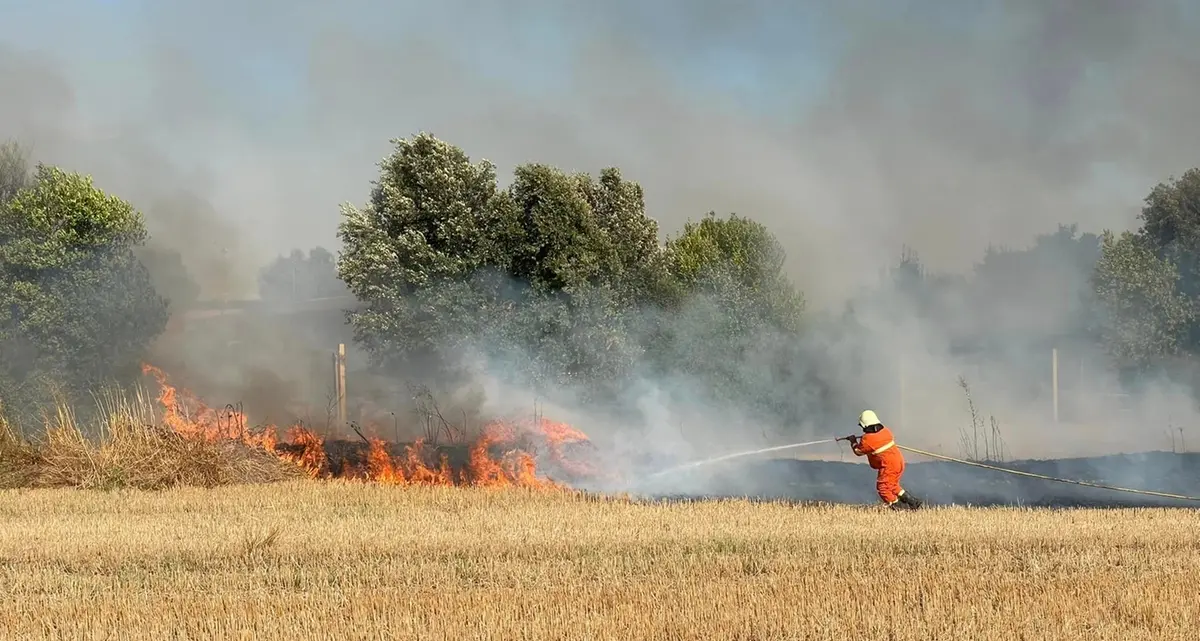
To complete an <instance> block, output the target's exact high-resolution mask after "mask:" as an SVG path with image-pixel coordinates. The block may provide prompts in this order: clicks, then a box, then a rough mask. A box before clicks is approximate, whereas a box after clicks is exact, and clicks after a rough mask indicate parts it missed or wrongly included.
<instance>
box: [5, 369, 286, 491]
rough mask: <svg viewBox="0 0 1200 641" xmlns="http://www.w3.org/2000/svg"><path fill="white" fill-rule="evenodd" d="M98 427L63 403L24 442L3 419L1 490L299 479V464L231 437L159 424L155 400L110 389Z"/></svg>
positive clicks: (102, 402)
mask: <svg viewBox="0 0 1200 641" xmlns="http://www.w3.org/2000/svg"><path fill="white" fill-rule="evenodd" d="M99 408H100V410H101V411H100V413H99V414H100V416H101V417H102V418H101V420H100V421H99V424H98V425H90V426H82V425H80V424H79V423H78V422H77V421H76V420H75V415H74V413H73V412H72V411H71V409H70V408H68V407H66V406H62V405H60V406H59V407H57V408H55V415H54V416H51V417H48V418H47V420H46V425H45V430H44V434H43V435H42V438H40V439H37V440H33V441H30V440H26V439H24V438H22V437H21V436H20V435H18V434H16V432H15V431H14V430H13V429H12V428H11V427H10V426H9V425H8V423H7V422H4V421H3V420H2V419H0V488H20V487H35V488H46V487H75V488H84V489H118V488H138V489H162V488H168V487H176V486H200V487H215V486H218V485H228V484H234V483H263V482H271V481H279V480H285V479H289V478H297V477H299V476H302V475H303V472H302V471H301V470H300V469H299V468H298V467H297V466H295V465H293V464H290V463H287V462H285V461H283V460H281V459H280V458H279V457H278V456H275V455H272V454H270V453H267V452H265V451H261V450H256V449H253V448H250V447H246V446H244V445H242V444H240V443H237V442H232V441H223V442H211V441H205V440H202V439H196V438H191V439H189V438H183V437H181V436H180V435H179V434H176V433H175V432H173V431H171V430H170V429H168V428H165V427H163V426H162V425H161V424H160V423H159V422H158V417H157V416H156V415H155V412H154V405H153V402H152V401H150V399H148V398H146V397H145V396H143V395H141V394H138V395H136V396H135V397H134V398H128V397H126V396H124V395H121V394H118V393H110V394H106V395H105V396H103V397H101V398H100V399H99Z"/></svg>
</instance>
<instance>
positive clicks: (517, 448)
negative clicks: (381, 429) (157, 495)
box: [142, 365, 589, 489]
mask: <svg viewBox="0 0 1200 641" xmlns="http://www.w3.org/2000/svg"><path fill="white" fill-rule="evenodd" d="M142 371H143V372H144V373H145V374H148V375H151V376H153V377H154V379H155V381H156V382H157V383H158V386H159V395H158V401H159V403H160V404H161V405H162V409H163V417H162V421H163V423H164V424H165V425H166V426H168V427H170V428H171V429H172V430H174V431H175V432H176V433H178V434H180V435H182V436H184V437H187V438H197V439H204V440H208V441H216V440H232V441H237V442H240V443H242V444H244V445H246V446H249V447H254V448H261V449H263V450H265V451H267V452H271V453H273V454H275V455H277V456H279V457H280V458H281V459H283V460H285V461H288V462H290V463H293V464H295V465H297V466H298V467H300V468H301V469H303V470H304V471H305V473H307V474H308V475H309V476H311V477H312V478H334V477H335V476H336V477H338V478H348V479H359V480H365V481H372V482H377V483H380V484H386V485H399V486H410V485H469V486H475V487H526V488H538V489H565V488H566V486H565V485H562V484H561V483H558V482H555V481H552V480H550V479H547V478H544V477H542V476H539V474H538V469H537V463H536V460H535V457H534V455H533V454H531V453H530V452H529V451H526V449H525V448H527V447H529V446H530V445H531V444H532V445H545V446H546V449H547V450H548V453H549V457H550V460H551V461H552V462H553V463H554V464H555V465H556V466H558V467H559V468H560V469H563V470H566V471H568V473H570V474H576V475H578V474H584V473H587V472H589V469H588V468H587V466H586V465H583V464H579V463H575V462H573V461H571V460H570V459H569V457H566V456H564V454H563V449H562V448H563V446H564V445H565V444H569V443H573V442H589V441H588V437H587V435H585V434H584V433H583V432H580V431H579V430H576V429H574V428H572V427H570V426H569V425H566V424H565V423H557V422H554V421H549V420H546V419H541V420H539V421H537V422H536V423H534V422H530V421H527V420H508V421H501V420H497V421H492V422H490V423H488V424H486V425H485V426H484V428H483V430H482V433H481V435H480V436H479V438H478V439H476V440H475V441H474V442H473V443H472V444H471V445H470V446H469V448H467V450H466V457H465V459H466V460H465V461H463V462H462V467H461V469H460V470H459V472H458V473H457V474H455V473H454V470H453V466H452V465H451V461H450V457H449V456H448V455H447V453H446V451H445V450H444V449H440V448H428V447H427V446H426V444H425V442H424V441H423V440H417V441H416V442H414V443H412V444H409V445H407V446H405V447H404V449H403V453H402V454H400V455H395V454H393V452H392V448H391V446H390V445H389V444H388V443H387V442H386V441H384V440H382V439H380V438H377V437H364V438H365V440H366V441H367V442H366V446H367V447H366V453H365V456H364V457H363V462H362V463H360V464H354V463H351V462H350V461H348V460H347V457H346V456H342V458H341V459H340V460H339V462H340V465H337V466H336V469H337V473H336V474H335V473H334V472H333V470H334V469H335V468H334V467H333V466H331V461H330V455H329V451H328V449H327V445H329V444H327V443H326V442H325V439H323V438H322V437H321V436H320V435H319V434H317V433H316V432H314V431H312V430H311V429H308V428H306V427H304V426H302V425H293V426H291V427H289V428H288V429H287V430H286V432H285V435H284V437H283V438H282V439H281V438H280V437H279V432H280V430H279V429H278V428H277V427H276V426H274V425H266V426H264V427H263V428H262V429H261V430H258V431H254V430H251V429H249V428H248V427H247V425H248V424H249V421H248V420H247V418H246V415H245V414H243V413H242V412H240V411H238V410H236V409H234V408H233V407H232V406H226V407H225V409H224V410H220V411H217V410H214V409H212V408H211V407H209V406H207V405H205V404H204V402H203V401H201V400H200V399H199V398H197V397H196V396H195V395H194V394H191V393H190V392H187V391H186V390H179V389H177V388H175V387H174V386H173V385H171V384H170V382H169V380H168V377H167V375H166V374H165V373H164V372H163V371H162V370H160V369H158V368H156V367H154V366H152V365H143V366H142ZM497 451H502V452H503V454H501V455H499V456H497V455H496V454H495V453H496V452H497Z"/></svg>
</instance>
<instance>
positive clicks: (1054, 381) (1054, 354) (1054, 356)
mask: <svg viewBox="0 0 1200 641" xmlns="http://www.w3.org/2000/svg"><path fill="white" fill-rule="evenodd" d="M1050 386H1051V389H1052V390H1053V395H1054V422H1055V423H1057V422H1058V348H1057V347H1054V348H1052V349H1051V350H1050Z"/></svg>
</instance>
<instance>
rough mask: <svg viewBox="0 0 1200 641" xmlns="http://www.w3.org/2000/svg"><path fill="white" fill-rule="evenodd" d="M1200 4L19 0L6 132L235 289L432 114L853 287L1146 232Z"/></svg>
mask: <svg viewBox="0 0 1200 641" xmlns="http://www.w3.org/2000/svg"><path fill="white" fill-rule="evenodd" d="M1195 13H1196V11H1195V10H1194V9H1193V8H1189V7H1187V6H1186V3H1182V2H1179V3H1172V2H1157V3H1142V2H1129V1H1123V0H1095V1H1094V2H1078V1H1073V0H1072V1H1064V2H1056V3H1041V2H1034V1H1033V0H997V1H994V2H979V3H961V4H960V3H955V4H953V5H950V4H943V5H940V6H939V7H936V8H935V7H932V5H930V4H929V3H918V2H914V1H911V0H902V1H897V2H888V3H878V2H859V1H847V2H841V3H819V2H790V3H782V2H766V1H749V2H733V1H727V2H722V1H716V0H691V1H680V0H664V1H662V2H655V3H644V2H636V1H631V0H614V1H612V2H605V3H588V2H581V1H580V2H551V1H549V0H513V1H511V2H504V3H501V2H486V1H483V0H473V1H467V0H461V1H458V0H443V1H440V2H382V1H368V0H340V1H339V2H336V3H333V2H317V1H315V0H307V1H299V2H282V1H281V0H258V1H251V0H242V1H240V2H238V1H233V0H213V1H209V2H199V1H196V0H182V1H177V2H161V1H159V2H153V1H150V0H42V1H41V2H28V0H24V1H22V0H0V82H3V86H4V87H5V91H4V93H3V94H0V96H2V97H0V137H8V136H15V137H17V138H18V139H20V140H22V141H23V142H26V143H28V144H29V145H30V146H31V147H32V148H33V151H34V153H35V155H36V156H37V157H38V159H39V160H46V161H47V162H52V163H54V164H60V165H64V166H67V167H68V168H71V169H74V170H78V171H84V172H87V173H91V174H93V175H94V176H96V178H97V180H98V182H99V183H100V185H101V186H102V187H103V188H106V189H110V190H112V191H114V192H115V193H118V194H119V195H121V196H123V197H125V198H127V199H130V200H131V201H133V202H134V204H135V205H137V206H138V207H139V208H140V209H142V210H143V211H144V212H145V213H146V216H147V219H148V222H149V225H150V229H151V232H152V234H153V235H154V237H155V239H156V242H160V243H163V244H166V245H169V246H171V247H173V248H176V249H178V250H179V251H181V252H182V253H183V254H184V258H185V261H186V262H187V263H188V264H189V267H191V268H192V270H193V272H195V273H197V274H198V276H199V277H200V279H201V281H202V284H204V285H208V284H209V283H210V282H219V283H221V285H220V286H221V287H223V288H224V287H230V286H231V285H229V283H230V281H231V279H232V281H233V282H234V285H233V287H234V288H235V289H236V290H237V291H235V292H234V293H233V294H234V295H243V296H252V295H253V294H254V291H253V290H254V278H255V275H256V271H257V268H258V267H260V266H261V265H262V264H263V263H264V262H265V261H268V260H270V259H271V258H272V257H274V256H276V255H278V254H281V253H283V254H285V253H287V252H289V251H290V250H291V249H292V248H296V247H300V248H309V247H313V246H316V245H323V246H326V247H330V248H333V249H336V246H337V241H336V236H335V232H336V226H337V223H338V217H339V212H338V206H339V204H341V203H344V202H353V203H362V202H364V201H365V200H366V198H367V195H368V192H369V189H370V181H371V180H372V179H373V178H374V177H375V172H376V167H375V164H376V163H377V162H378V161H379V160H380V159H381V158H382V157H383V156H384V155H385V154H387V153H388V151H389V148H390V145H389V142H388V141H389V139H391V138H395V137H404V136H409V135H412V134H414V133H416V132H418V131H431V132H432V133H434V134H435V135H438V136H440V137H442V138H444V139H446V140H449V141H450V142H453V143H454V144H457V145H459V146H461V147H463V148H464V150H465V151H466V152H467V153H468V154H469V155H470V156H471V157H472V158H473V159H480V158H488V159H490V160H493V161H494V162H496V163H497V166H498V170H499V175H500V178H501V181H502V182H507V180H508V177H509V175H510V174H511V170H512V168H513V166H514V165H516V164H518V163H523V162H533V161H536V162H547V163H551V164H555V165H558V166H560V167H562V168H564V169H568V170H573V171H574V170H579V171H588V172H591V173H593V174H595V173H598V172H599V170H600V169H601V168H603V167H605V166H618V167H620V168H621V169H622V171H623V172H624V174H625V175H626V177H627V178H630V179H633V180H636V181H639V182H641V183H642V184H643V186H644V187H645V188H646V190H647V207H648V213H649V214H650V215H651V216H653V217H655V218H656V219H657V220H658V221H659V223H660V226H661V227H662V231H663V233H664V234H665V233H675V232H676V231H677V230H678V229H679V228H680V227H681V226H682V224H683V222H684V221H685V220H687V219H689V218H691V219H695V218H699V217H700V216H702V215H704V214H705V213H706V212H708V211H710V210H714V211H716V212H717V213H719V214H726V213H730V212H737V213H740V214H744V215H749V216H751V217H753V218H755V219H757V220H761V221H762V222H764V223H766V224H767V225H768V226H769V227H771V229H772V230H773V231H774V232H775V233H776V234H777V235H778V236H779V237H780V240H781V242H783V244H784V246H785V248H786V249H787V250H788V254H789V263H788V269H789V270H790V272H791V274H792V275H793V277H794V278H795V279H796V280H797V282H798V284H799V285H800V286H801V287H802V288H803V289H804V290H805V292H806V294H807V295H808V296H809V298H810V299H812V300H815V301H818V302H819V301H830V302H833V301H837V300H838V299H839V298H840V297H842V296H844V295H847V293H848V292H850V291H851V290H852V289H853V288H854V287H856V286H858V285H861V284H863V283H864V282H865V281H866V280H868V279H870V278H873V277H874V276H875V275H877V274H878V270H879V268H880V267H881V266H883V265H885V264H887V263H888V262H894V261H895V260H896V259H897V258H898V257H899V255H900V252H901V250H902V247H904V246H909V247H913V248H915V249H916V250H917V251H918V252H919V254H920V256H921V257H922V259H923V260H925V261H926V262H927V263H929V264H930V265H931V266H932V267H934V268H937V269H945V270H964V269H969V268H970V267H971V265H972V264H973V262H974V261H977V260H979V259H980V258H981V257H982V253H983V250H984V249H985V248H986V247H987V246H988V245H993V244H994V245H1006V246H1024V245H1028V244H1029V243H1031V242H1032V240H1033V238H1034V236H1036V235H1037V234H1039V233H1047V232H1052V231H1053V230H1054V229H1055V228H1056V226H1057V224H1058V223H1060V222H1061V223H1071V222H1076V223H1079V224H1080V225H1081V226H1082V227H1083V228H1085V229H1086V230H1088V231H1099V230H1100V229H1103V228H1117V229H1121V228H1128V227H1130V226H1132V225H1135V224H1136V219H1135V217H1136V214H1137V210H1138V207H1139V206H1140V200H1141V198H1142V197H1143V196H1144V195H1145V193H1146V192H1147V191H1148V190H1149V189H1150V187H1152V186H1153V184H1154V183H1155V182H1158V181H1161V180H1165V179H1167V178H1168V177H1169V176H1170V175H1178V174H1180V173H1182V172H1183V171H1184V170H1186V169H1187V168H1189V167H1191V166H1195V165H1197V164H1200V161H1198V160H1197V158H1196V152H1195V150H1196V149H1200V133H1197V132H1196V130H1195V128H1194V127H1192V126H1191V121H1192V119H1193V118H1194V114H1195V113H1200V111H1198V110H1200V60H1197V57H1198V55H1197V54H1198V51H1200V48H1198V47H1196V46H1195V45H1194V44H1193V43H1194V42H1197V41H1198V40H1197V38H1196V36H1197V35H1200V32H1198V31H1197V28H1196V17H1195ZM221 250H224V252H223V253H222V251H221ZM222 270H223V271H222ZM217 271H222V273H223V276H222V277H221V278H217V277H215V276H213V274H215V273H216V272H217ZM229 271H232V272H233V275H232V276H230V275H229V274H228V273H227V272H229ZM209 289H210V291H209V292H208V293H209V294H212V291H211V289H212V288H211V287H210V288H209Z"/></svg>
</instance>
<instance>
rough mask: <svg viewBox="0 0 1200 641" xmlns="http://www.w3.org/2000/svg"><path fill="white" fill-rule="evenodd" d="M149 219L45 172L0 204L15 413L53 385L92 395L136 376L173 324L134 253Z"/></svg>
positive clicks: (1, 376) (0, 387)
mask: <svg viewBox="0 0 1200 641" xmlns="http://www.w3.org/2000/svg"><path fill="white" fill-rule="evenodd" d="M145 240H146V230H145V226H144V224H143V220H142V217H141V214H140V213H138V212H137V211H136V210H135V209H134V208H133V207H132V206H131V205H130V204H129V203H127V202H125V201H123V200H121V199H119V198H117V197H116V196H112V195H109V194H106V193H105V192H103V191H101V190H100V189H99V188H97V187H96V186H95V185H93V183H92V180H91V179H90V178H89V177H87V176H83V175H79V174H74V173H69V172H66V171H63V170H61V169H58V168H56V167H48V166H42V165H39V166H38V167H37V169H36V171H34V172H33V174H32V176H31V178H30V180H29V181H28V182H27V183H26V184H25V185H24V186H22V187H21V188H20V189H18V190H17V191H16V192H15V193H14V194H13V195H12V197H11V198H10V199H9V200H7V201H6V202H5V203H3V205H0V345H2V348H0V349H2V350H3V358H2V359H0V393H3V395H4V399H5V402H6V404H7V405H8V406H9V407H13V406H14V405H16V406H21V405H28V404H30V403H32V402H34V401H37V400H39V398H40V397H39V395H40V394H42V393H44V392H45V390H46V389H47V388H46V386H36V385H35V386H31V385H28V383H31V382H37V381H41V382H49V383H52V384H53V385H54V386H57V387H58V389H59V391H61V392H63V393H64V394H67V395H71V394H72V393H86V392H88V391H90V390H92V389H93V388H95V387H96V386H97V385H98V384H100V383H102V382H107V381H108V380H109V379H110V378H112V377H119V376H121V375H122V374H125V375H129V374H131V373H133V372H135V371H136V370H137V367H138V365H139V361H140V359H141V357H142V355H143V353H144V350H145V349H146V348H147V347H148V345H149V343H150V341H151V340H152V339H153V338H154V337H155V336H157V335H158V334H159V333H160V332H161V331H162V330H163V329H164V327H165V325H166V322H167V302H166V300H165V299H164V298H162V297H161V296H159V295H158V293H157V292H156V291H155V289H154V287H153V285H152V283H151V280H150V275H149V273H148V272H147V270H146V268H145V267H144V266H143V265H142V264H141V262H139V260H138V258H137V257H136V255H135V253H134V250H135V249H136V248H137V247H139V246H141V245H142V244H143V243H144V242H145Z"/></svg>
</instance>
